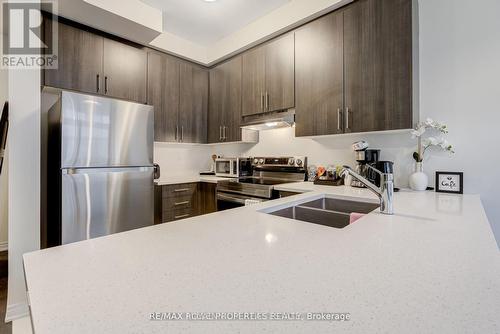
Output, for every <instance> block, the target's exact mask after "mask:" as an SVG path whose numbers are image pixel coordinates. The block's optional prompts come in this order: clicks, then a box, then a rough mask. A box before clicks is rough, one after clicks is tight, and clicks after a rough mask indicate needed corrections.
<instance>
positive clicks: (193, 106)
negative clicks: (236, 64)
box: [179, 62, 208, 143]
mask: <svg viewBox="0 0 500 334" xmlns="http://www.w3.org/2000/svg"><path fill="white" fill-rule="evenodd" d="M179 103H180V106H179V127H180V141H182V142H187V143H206V142H207V117H208V71H207V70H205V69H203V68H201V67H199V66H196V65H192V64H189V63H185V62H183V63H181V64H180V102H179Z"/></svg>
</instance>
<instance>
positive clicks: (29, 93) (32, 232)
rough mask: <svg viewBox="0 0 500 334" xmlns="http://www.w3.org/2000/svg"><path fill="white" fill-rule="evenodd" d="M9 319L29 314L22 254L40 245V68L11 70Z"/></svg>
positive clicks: (7, 315) (7, 316)
mask: <svg viewBox="0 0 500 334" xmlns="http://www.w3.org/2000/svg"><path fill="white" fill-rule="evenodd" d="M9 107H10V112H9V114H10V128H9V295H8V302H7V304H8V305H7V314H6V318H7V319H8V320H13V319H15V318H18V317H22V316H26V314H27V312H28V308H27V304H26V291H25V283H24V271H23V263H22V255H23V254H24V253H26V252H30V251H33V250H37V249H39V248H40V71H37V70H12V71H10V72H9Z"/></svg>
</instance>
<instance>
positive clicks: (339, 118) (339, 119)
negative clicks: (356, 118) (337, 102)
mask: <svg viewBox="0 0 500 334" xmlns="http://www.w3.org/2000/svg"><path fill="white" fill-rule="evenodd" d="M337 130H339V131H342V108H338V109H337Z"/></svg>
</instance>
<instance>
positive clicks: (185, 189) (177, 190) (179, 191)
mask: <svg viewBox="0 0 500 334" xmlns="http://www.w3.org/2000/svg"><path fill="white" fill-rule="evenodd" d="M186 191H189V189H188V188H182V189H175V190H174V193H183V192H186Z"/></svg>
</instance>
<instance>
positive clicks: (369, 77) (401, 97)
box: [344, 0, 412, 132]
mask: <svg viewBox="0 0 500 334" xmlns="http://www.w3.org/2000/svg"><path fill="white" fill-rule="evenodd" d="M411 10H412V5H411V0H360V1H357V2H355V3H354V4H352V5H350V6H348V7H347V8H346V10H345V12H344V50H345V90H346V91H345V107H346V114H345V116H346V119H345V131H346V132H365V131H378V130H395V129H404V128H411V127H412V21H411V20H412V17H411Z"/></svg>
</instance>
